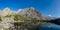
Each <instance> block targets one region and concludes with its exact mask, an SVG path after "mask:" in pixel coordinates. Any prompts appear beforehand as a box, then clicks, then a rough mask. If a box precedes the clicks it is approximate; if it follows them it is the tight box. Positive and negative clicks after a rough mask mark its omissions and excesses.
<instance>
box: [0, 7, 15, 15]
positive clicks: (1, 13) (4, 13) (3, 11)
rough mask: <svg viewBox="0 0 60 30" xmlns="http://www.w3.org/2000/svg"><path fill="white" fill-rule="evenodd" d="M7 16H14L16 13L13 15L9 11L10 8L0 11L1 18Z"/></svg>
mask: <svg viewBox="0 0 60 30" xmlns="http://www.w3.org/2000/svg"><path fill="white" fill-rule="evenodd" d="M8 14H10V15H14V14H16V13H14V12H13V11H11V9H10V8H8V7H7V8H4V9H3V10H2V11H0V15H1V16H6V15H8Z"/></svg>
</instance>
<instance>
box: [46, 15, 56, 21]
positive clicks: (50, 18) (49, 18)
mask: <svg viewBox="0 0 60 30" xmlns="http://www.w3.org/2000/svg"><path fill="white" fill-rule="evenodd" d="M45 18H46V19H48V20H52V19H57V18H56V17H50V16H45Z"/></svg>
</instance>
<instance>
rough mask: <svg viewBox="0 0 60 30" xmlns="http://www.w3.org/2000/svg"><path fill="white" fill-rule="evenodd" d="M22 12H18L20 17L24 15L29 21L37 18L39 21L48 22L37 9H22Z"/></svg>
mask: <svg viewBox="0 0 60 30" xmlns="http://www.w3.org/2000/svg"><path fill="white" fill-rule="evenodd" d="M20 10H21V11H19V12H18V14H19V15H22V16H24V17H26V18H27V19H31V18H35V19H37V20H46V19H45V18H44V17H42V14H41V13H39V12H38V11H37V10H36V9H35V8H33V7H31V8H25V9H20Z"/></svg>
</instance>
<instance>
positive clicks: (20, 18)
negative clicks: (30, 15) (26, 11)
mask: <svg viewBox="0 0 60 30" xmlns="http://www.w3.org/2000/svg"><path fill="white" fill-rule="evenodd" d="M14 20H15V21H18V20H20V21H25V20H27V19H26V18H24V17H23V16H20V15H18V14H15V15H14Z"/></svg>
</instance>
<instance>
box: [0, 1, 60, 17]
mask: <svg viewBox="0 0 60 30" xmlns="http://www.w3.org/2000/svg"><path fill="white" fill-rule="evenodd" d="M6 7H9V8H10V9H12V10H15V11H17V10H18V9H20V8H29V7H34V8H36V9H37V11H39V12H41V14H42V15H43V16H52V17H60V0H0V9H1V10H2V9H4V8H6Z"/></svg>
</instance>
